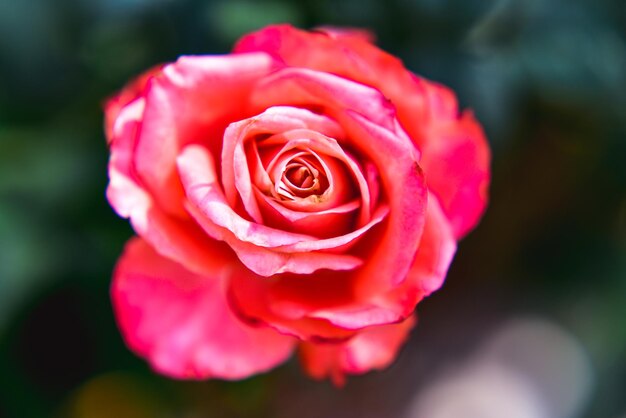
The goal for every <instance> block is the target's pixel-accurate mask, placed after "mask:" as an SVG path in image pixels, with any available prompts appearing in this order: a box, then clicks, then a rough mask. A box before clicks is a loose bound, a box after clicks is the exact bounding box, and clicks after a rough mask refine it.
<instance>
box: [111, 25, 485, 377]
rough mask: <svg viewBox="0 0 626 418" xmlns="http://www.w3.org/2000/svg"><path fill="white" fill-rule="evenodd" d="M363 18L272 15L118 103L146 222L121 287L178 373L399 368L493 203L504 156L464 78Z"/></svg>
mask: <svg viewBox="0 0 626 418" xmlns="http://www.w3.org/2000/svg"><path fill="white" fill-rule="evenodd" d="M371 39H372V37H371V36H370V35H369V34H368V33H367V32H365V31H360V30H350V29H334V28H325V29H320V30H317V31H312V32H306V31H301V30H298V29H295V28H293V27H291V26H288V25H277V26H270V27H266V28H264V29H261V30H259V31H258V32H255V33H251V34H248V35H246V36H244V37H243V38H242V39H240V40H239V42H238V43H237V44H236V46H235V48H234V51H233V52H232V53H231V54H228V55H222V56H217V55H207V56H183V57H180V58H179V59H178V60H177V61H176V62H174V63H171V64H166V65H162V66H159V67H156V68H153V69H152V70H149V71H148V72H146V73H145V74H143V75H142V76H140V77H138V78H137V79H136V80H135V81H132V82H131V83H130V84H128V85H127V86H126V87H125V88H124V89H122V91H121V92H120V93H118V94H117V95H116V96H114V97H113V98H111V99H109V100H108V101H107V103H106V105H105V112H106V123H105V125H106V126H105V128H106V136H107V140H108V143H109V146H110V153H111V154H110V161H109V177H110V182H109V185H108V188H107V197H108V200H109V202H110V204H111V206H112V207H113V208H114V209H115V211H116V212H117V213H118V214H119V215H120V216H122V217H125V218H129V219H130V222H131V223H132V226H133V228H134V230H135V231H136V233H137V237H134V238H132V239H131V240H130V241H129V242H128V244H127V245H126V248H125V249H124V252H123V254H122V256H121V257H120V259H119V261H118V264H117V266H116V268H115V271H114V274H113V284H112V288H111V296H112V299H113V306H114V310H115V315H116V318H117V322H118V325H119V328H120V330H121V332H122V335H123V337H124V340H125V342H126V343H127V345H128V346H129V347H130V348H131V349H132V350H133V351H134V352H135V353H137V354H138V355H139V356H141V357H144V358H145V359H146V360H147V361H148V362H149V363H150V365H151V366H152V368H153V369H154V370H156V371H158V372H160V373H163V374H165V375H168V376H171V377H174V378H183V379H185V378H189V379H206V378H220V379H242V378H246V377H248V376H250V375H253V374H255V373H260V372H264V371H266V370H269V369H271V368H273V367H275V366H277V365H279V364H281V363H283V362H284V361H286V360H287V359H288V358H289V357H290V355H291V354H292V353H293V352H294V351H297V352H298V354H299V357H300V360H301V363H302V366H303V368H304V370H305V371H306V373H307V374H309V375H310V376H312V377H314V378H326V377H329V378H331V379H332V380H333V381H334V382H335V383H336V384H337V385H341V384H342V383H343V382H344V381H345V377H346V375H347V374H360V373H364V372H367V371H369V370H372V369H382V368H385V367H387V366H388V365H389V364H390V363H391V362H392V361H393V360H394V358H395V357H396V355H397V353H398V350H399V349H400V347H401V346H402V344H403V343H404V341H405V340H406V339H407V335H408V333H409V331H410V329H411V327H412V326H413V325H414V323H415V319H414V311H415V307H416V305H417V303H418V302H419V301H420V300H421V299H422V298H424V297H425V296H427V295H429V294H430V293H432V292H433V291H435V290H437V289H438V288H439V287H440V286H441V284H442V282H443V280H444V278H445V275H446V272H447V269H448V266H449V265H450V262H451V260H452V257H453V255H454V252H455V250H456V243H457V240H458V239H460V238H461V237H463V236H464V235H465V234H466V233H467V232H468V231H469V230H470V229H472V228H473V227H474V226H475V225H476V223H477V222H478V220H479V218H480V217H481V215H482V213H483V211H484V209H485V205H486V201H487V187H488V184H489V160H490V152H489V148H488V145H487V142H486V140H485V137H484V134H483V130H482V128H481V126H480V125H479V124H478V123H477V122H476V120H475V119H474V116H473V115H472V113H471V112H469V111H463V112H461V111H460V110H459V108H458V104H457V100H456V98H455V95H454V93H453V92H452V91H450V90H449V89H447V88H446V87H443V86H441V85H439V84H436V83H433V82H431V81H428V80H425V79H424V78H421V77H419V76H416V75H415V74H413V73H411V72H409V71H408V70H407V69H406V68H405V67H404V66H403V64H402V62H401V61H400V60H398V59H397V58H395V57H393V56H391V55H389V54H387V53H385V52H383V51H381V50H380V49H378V48H377V47H376V46H374V45H373V44H372V43H371Z"/></svg>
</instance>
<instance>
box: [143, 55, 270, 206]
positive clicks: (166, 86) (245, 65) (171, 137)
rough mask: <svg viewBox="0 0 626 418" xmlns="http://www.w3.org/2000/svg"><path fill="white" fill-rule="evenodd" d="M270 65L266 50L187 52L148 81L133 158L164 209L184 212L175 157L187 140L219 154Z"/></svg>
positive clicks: (247, 110) (245, 111)
mask: <svg viewBox="0 0 626 418" xmlns="http://www.w3.org/2000/svg"><path fill="white" fill-rule="evenodd" d="M274 66H275V62H274V61H273V60H272V59H271V58H270V57H269V56H268V55H267V54H264V53H251V54H238V55H228V56H189V57H181V58H179V59H178V61H176V62H175V63H173V64H169V65H167V66H165V67H164V68H163V70H162V74H161V75H160V76H159V77H156V78H153V79H152V80H151V82H150V83H149V84H148V86H147V89H146V93H145V100H146V109H145V112H144V116H143V124H142V128H141V132H140V136H139V140H138V142H137V146H136V149H135V154H134V163H135V168H136V170H137V173H138V175H139V177H140V178H141V179H142V181H143V182H144V184H145V185H146V187H147V188H148V189H149V190H150V191H151V192H152V193H153V195H154V196H155V198H156V199H157V201H158V203H159V205H160V206H161V207H162V208H164V209H166V210H167V211H168V212H170V213H172V214H175V215H179V216H184V214H185V211H184V208H183V206H182V202H183V201H184V191H183V189H182V186H181V184H180V181H179V179H178V175H177V172H176V156H177V155H178V154H179V151H180V150H181V149H182V148H183V147H184V146H185V145H186V144H189V143H205V144H207V146H209V147H210V148H211V150H212V152H214V153H216V155H219V152H220V151H221V138H222V133H223V130H224V128H225V127H226V125H227V123H228V122H230V121H232V120H239V119H242V118H244V117H247V116H249V115H250V114H251V109H250V108H249V106H247V103H248V101H247V97H248V96H249V94H250V91H251V89H252V86H253V85H254V84H255V83H256V82H257V80H258V79H259V78H261V77H263V76H264V75H266V74H268V73H269V72H271V71H272V69H273V67H274ZM199 109H202V111H199Z"/></svg>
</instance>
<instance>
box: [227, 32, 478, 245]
mask: <svg viewBox="0 0 626 418" xmlns="http://www.w3.org/2000/svg"><path fill="white" fill-rule="evenodd" d="M322 32H323V31H322ZM234 50H235V51H236V52H250V51H264V52H267V53H269V54H271V55H273V56H274V57H275V58H276V59H278V60H282V61H283V62H284V63H285V64H286V65H289V66H294V67H306V68H311V69H315V70H319V71H323V72H329V73H333V74H337V75H340V76H343V77H346V78H347V79H350V80H354V81H357V82H360V83H363V84H366V85H369V86H374V87H376V88H377V89H379V90H380V91H381V92H382V93H383V94H384V95H385V96H386V97H387V98H389V100H390V101H391V102H392V103H393V105H394V106H395V108H396V110H397V114H398V119H399V120H400V122H401V123H402V125H403V127H404V128H405V129H406V131H407V132H408V133H409V135H410V137H411V138H412V140H413V141H415V143H416V145H417V146H418V148H419V149H420V151H421V152H422V155H423V161H421V162H420V163H421V164H422V166H423V167H424V168H425V170H426V171H425V172H426V173H427V175H428V179H429V188H430V189H431V190H433V191H434V193H435V195H437V197H438V198H439V199H440V201H441V202H442V207H443V209H444V212H445V213H446V215H447V216H448V217H449V219H450V220H451V222H452V225H453V227H454V231H455V236H456V237H457V238H460V237H462V236H463V235H465V234H466V233H467V232H468V231H469V230H470V229H472V228H473V227H474V226H475V225H476V223H477V222H478V220H479V219H480V216H481V214H482V213H483V211H484V208H485V206H486V204H487V193H486V189H487V186H488V183H489V177H490V174H489V162H490V155H489V147H488V145H487V142H486V140H485V137H484V134H483V133H482V130H481V129H480V127H479V126H478V124H477V123H476V122H475V121H474V119H473V117H472V116H471V114H467V113H465V114H464V115H463V116H462V117H459V116H458V114H459V110H458V105H457V102H456V98H455V96H454V93H453V92H452V91H451V90H449V89H447V88H445V87H443V86H441V85H438V84H437V83H433V82H430V81H428V80H426V79H424V78H421V77H417V76H415V75H413V74H412V73H410V72H409V71H408V70H407V69H406V68H405V67H404V65H403V64H402V61H400V60H399V59H398V58H396V57H394V56H392V55H390V54H388V53H386V52H384V51H381V50H380V49H378V48H377V47H375V46H374V45H372V44H371V43H370V42H368V41H366V40H363V39H359V37H358V36H356V37H355V36H338V35H337V34H336V33H333V32H332V31H331V33H330V34H326V33H320V32H306V31H301V30H298V29H295V28H293V27H291V26H289V25H276V26H269V27H266V28H264V29H262V30H260V31H258V32H255V33H251V34H249V35H246V36H244V37H243V38H241V40H239V42H238V43H237V45H236V46H235V49H234ZM439 125H443V126H444V127H445V128H440V127H439ZM426 167H428V169H426ZM430 167H437V168H436V169H435V170H434V172H432V173H431V172H430ZM449 173H452V174H453V175H452V176H449Z"/></svg>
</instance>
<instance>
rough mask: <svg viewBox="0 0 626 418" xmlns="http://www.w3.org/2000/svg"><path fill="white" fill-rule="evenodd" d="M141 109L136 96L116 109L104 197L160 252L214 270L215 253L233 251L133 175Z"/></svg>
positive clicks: (192, 266)
mask: <svg viewBox="0 0 626 418" xmlns="http://www.w3.org/2000/svg"><path fill="white" fill-rule="evenodd" d="M143 109H144V99H143V98H137V99H136V100H134V101H133V102H131V103H129V104H127V106H125V107H124V108H122V109H121V110H120V111H119V114H118V116H117V118H116V121H115V124H114V126H113V127H112V134H113V136H112V139H113V141H112V142H111V158H110V160H109V185H108V187H107V198H108V200H109V202H110V204H111V206H112V207H113V208H114V209H115V210H116V212H117V213H118V214H119V215H120V216H122V217H125V218H130V221H131V223H132V225H133V228H134V229H135V231H136V232H137V234H139V235H140V236H142V237H143V238H144V239H146V240H147V241H149V242H150V244H151V245H152V246H153V247H154V248H155V249H156V250H157V251H158V252H159V253H160V254H162V255H164V256H166V257H168V258H171V259H173V260H176V261H178V262H180V263H183V264H184V265H185V266H187V268H189V269H192V270H193V271H196V272H206V271H209V272H210V271H213V269H214V268H215V264H214V257H215V254H220V257H222V258H227V257H231V256H232V253H231V252H230V251H229V250H228V249H227V248H226V246H225V245H224V244H222V243H219V242H217V241H215V240H212V239H211V238H209V237H207V236H206V235H205V234H204V233H203V231H202V230H201V229H200V228H199V227H198V226H197V225H195V224H194V223H193V222H192V221H190V220H189V219H184V218H178V217H171V216H168V215H167V214H166V213H165V212H164V211H163V210H161V209H160V208H159V207H158V206H157V205H156V204H155V203H154V201H153V198H152V196H151V195H150V194H149V193H148V192H147V191H146V190H144V189H143V187H142V184H141V182H140V181H139V180H138V179H137V177H136V176H135V174H134V170H133V166H132V157H133V151H134V147H135V143H136V140H137V132H138V130H139V128H140V126H141V118H142V116H143Z"/></svg>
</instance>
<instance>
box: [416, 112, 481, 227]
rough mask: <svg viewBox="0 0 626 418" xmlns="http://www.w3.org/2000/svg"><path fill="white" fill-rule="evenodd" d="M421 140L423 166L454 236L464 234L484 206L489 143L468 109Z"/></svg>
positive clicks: (477, 217) (475, 222)
mask: <svg viewBox="0 0 626 418" xmlns="http://www.w3.org/2000/svg"><path fill="white" fill-rule="evenodd" d="M428 137H429V138H430V140H429V141H425V142H424V143H423V144H422V150H423V155H424V158H423V159H422V167H423V168H424V171H425V172H426V173H428V185H429V188H430V189H431V190H432V191H433V193H434V194H435V195H436V196H437V197H438V199H439V202H440V203H441V206H442V209H443V211H444V213H445V214H446V216H447V217H448V219H450V223H451V224H452V228H453V230H454V234H455V236H456V237H457V238H461V237H463V236H464V235H465V234H467V233H468V232H469V231H470V230H471V229H472V228H473V227H474V226H475V225H476V224H477V223H478V220H479V219H480V218H481V216H482V214H483V212H484V210H485V208H486V206H487V200H488V195H487V188H488V186H489V178H490V175H489V160H490V154H489V147H488V145H487V141H486V139H485V135H484V133H483V131H482V128H481V127H480V125H479V124H478V123H477V122H476V120H475V119H474V116H473V115H472V114H471V113H470V112H465V113H463V115H462V116H461V118H460V119H458V120H457V119H454V120H452V121H449V122H441V123H439V124H437V125H435V126H433V127H432V128H431V129H430V131H429V135H428Z"/></svg>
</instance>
